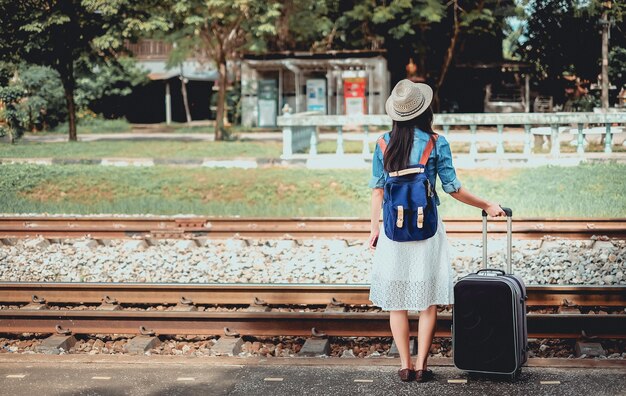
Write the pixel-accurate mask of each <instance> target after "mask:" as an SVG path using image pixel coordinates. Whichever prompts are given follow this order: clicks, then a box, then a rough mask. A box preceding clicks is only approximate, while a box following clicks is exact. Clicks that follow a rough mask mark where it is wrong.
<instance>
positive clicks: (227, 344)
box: [211, 337, 243, 356]
mask: <svg viewBox="0 0 626 396" xmlns="http://www.w3.org/2000/svg"><path fill="white" fill-rule="evenodd" d="M242 345H243V339H242V338H241V337H221V338H220V339H219V340H218V341H217V342H216V343H215V344H214V345H213V346H212V347H211V355H214V356H237V355H239V354H240V353H241V346H242Z"/></svg>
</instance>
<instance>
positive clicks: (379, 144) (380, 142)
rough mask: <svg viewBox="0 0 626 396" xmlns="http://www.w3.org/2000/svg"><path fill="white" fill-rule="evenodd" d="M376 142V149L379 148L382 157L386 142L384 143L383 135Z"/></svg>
mask: <svg viewBox="0 0 626 396" xmlns="http://www.w3.org/2000/svg"><path fill="white" fill-rule="evenodd" d="M377 142H378V147H380V151H381V152H382V153H383V156H384V155H385V150H387V142H385V137H384V135H383V136H381V137H379V138H378V140H377Z"/></svg>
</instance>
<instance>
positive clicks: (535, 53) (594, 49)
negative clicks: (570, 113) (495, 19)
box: [518, 0, 626, 100]
mask: <svg viewBox="0 0 626 396" xmlns="http://www.w3.org/2000/svg"><path fill="white" fill-rule="evenodd" d="M603 4H606V2H603V1H599V0H592V1H590V2H588V3H586V5H581V3H580V2H579V1H577V0H532V1H531V2H530V4H529V7H528V8H529V15H528V18H527V21H528V22H527V25H526V29H525V36H526V37H528V40H527V41H526V42H525V43H524V44H523V45H522V46H520V47H519V49H518V52H519V54H520V55H521V56H522V58H523V59H525V60H527V61H529V62H532V63H533V64H534V65H535V68H536V78H537V79H538V80H539V81H540V82H541V86H542V88H543V89H542V90H543V91H545V93H546V94H550V95H553V96H556V97H557V98H558V97H559V96H561V95H562V81H561V76H562V75H563V73H564V72H565V73H569V74H575V75H577V76H578V77H580V78H581V79H583V80H588V81H596V80H597V76H598V75H599V74H600V68H601V67H600V63H601V29H602V27H601V17H602V13H603V11H605V9H604V8H603V7H604V6H603ZM625 10H626V4H625V3H623V2H620V1H613V2H612V4H611V8H610V9H607V11H608V14H609V21H610V22H611V25H610V41H609V48H610V49H611V56H610V59H612V60H610V63H609V65H610V66H614V67H611V68H610V72H609V77H610V78H611V79H613V78H617V80H615V81H612V82H613V83H616V82H617V83H619V79H620V78H622V77H620V76H618V74H620V71H619V70H616V69H615V66H616V67H620V66H619V64H620V61H619V59H622V58H621V56H620V54H621V53H622V50H623V49H624V48H626V23H625V19H624V12H625ZM621 82H622V84H623V83H624V79H623V78H622V79H621ZM557 100H558V99H557Z"/></svg>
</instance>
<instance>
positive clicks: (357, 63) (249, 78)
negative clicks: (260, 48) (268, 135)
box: [241, 51, 389, 127]
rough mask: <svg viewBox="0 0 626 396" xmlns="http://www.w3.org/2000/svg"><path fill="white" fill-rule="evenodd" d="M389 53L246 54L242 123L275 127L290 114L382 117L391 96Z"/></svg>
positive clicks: (242, 68) (250, 125)
mask: <svg viewBox="0 0 626 396" xmlns="http://www.w3.org/2000/svg"><path fill="white" fill-rule="evenodd" d="M384 55H385V51H328V52H324V53H311V52H280V53H268V54H263V55H253V54H247V55H245V56H244V58H243V60H242V62H241V91H242V124H243V125H244V126H247V127H252V126H260V127H275V126H276V117H277V116H278V115H280V109H282V108H283V107H284V106H285V105H288V106H289V108H290V109H291V112H292V113H300V112H306V111H316V112H320V113H322V114H352V115H356V114H384V112H385V108H384V106H385V100H386V98H387V95H388V93H389V71H388V70H387V60H386V59H385V56H384Z"/></svg>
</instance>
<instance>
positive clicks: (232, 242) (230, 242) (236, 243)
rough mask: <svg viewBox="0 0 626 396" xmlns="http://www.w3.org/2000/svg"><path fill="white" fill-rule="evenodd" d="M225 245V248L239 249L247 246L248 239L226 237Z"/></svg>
mask: <svg viewBox="0 0 626 396" xmlns="http://www.w3.org/2000/svg"><path fill="white" fill-rule="evenodd" d="M225 245H226V249H227V250H234V251H239V250H243V249H245V248H247V247H248V241H247V240H245V239H227V240H226V243H225Z"/></svg>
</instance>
